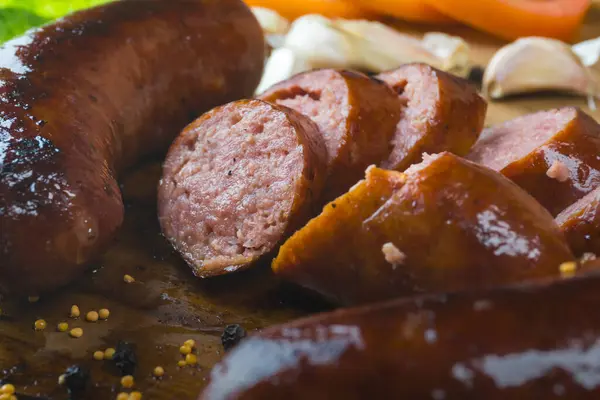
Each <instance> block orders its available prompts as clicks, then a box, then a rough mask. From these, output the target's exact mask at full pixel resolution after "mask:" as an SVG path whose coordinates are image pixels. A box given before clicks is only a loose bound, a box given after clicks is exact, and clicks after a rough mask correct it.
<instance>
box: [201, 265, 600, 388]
mask: <svg viewBox="0 0 600 400" xmlns="http://www.w3.org/2000/svg"><path fill="white" fill-rule="evenodd" d="M599 287H600V275H598V274H597V273H595V274H594V275H589V276H586V277H583V278H573V279H567V280H560V281H556V282H552V283H548V282H536V283H535V284H528V285H519V286H516V287H510V288H501V289H494V290H492V291H489V292H483V293H482V292H475V293H473V292H461V293H454V294H449V295H439V296H429V297H418V298H416V299H407V300H396V301H393V302H388V303H385V304H380V305H375V306H371V307H362V308H357V309H346V310H339V311H335V312H332V313H327V314H321V315H317V316H313V317H308V318H305V319H302V320H298V321H294V322H291V323H288V324H285V325H281V326H274V327H271V328H268V329H266V330H264V331H262V332H261V333H258V334H256V335H254V336H250V337H248V338H247V339H244V340H243V341H242V342H241V343H240V344H238V346H237V347H236V348H234V349H233V350H231V352H230V353H229V354H228V355H227V357H226V358H225V359H224V360H223V361H222V362H221V363H220V364H217V366H215V368H214V369H213V371H212V374H211V380H210V383H209V385H208V387H207V388H206V389H205V390H204V392H203V394H202V395H201V396H200V397H199V399H201V400H225V399H227V400H252V399H257V400H258V399H261V400H262V399H272V400H283V399H287V400H289V399H315V400H326V399H353V400H354V399H355V400H359V399H392V398H394V399H433V400H435V399H489V400H502V399H590V400H591V399H597V398H598V393H599V392H600V379H598V374H597V371H598V367H599V366H600V362H599V358H598V352H599V351H600V314H599V313H598V312H595V310H598V309H599V308H600V291H599V290H598V288H599Z"/></svg>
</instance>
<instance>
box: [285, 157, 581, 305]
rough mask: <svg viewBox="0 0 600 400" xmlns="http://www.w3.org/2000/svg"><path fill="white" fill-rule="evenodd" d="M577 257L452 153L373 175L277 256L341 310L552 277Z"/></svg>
mask: <svg viewBox="0 0 600 400" xmlns="http://www.w3.org/2000/svg"><path fill="white" fill-rule="evenodd" d="M572 259H574V257H573V255H572V254H571V252H570V250H569V247H568V245H567V243H566V241H565V239H564V237H563V235H562V234H561V232H560V231H559V229H558V226H557V225H556V223H555V222H554V219H553V218H552V216H551V215H550V214H549V213H548V212H547V211H546V210H545V209H544V208H543V207H542V206H541V205H540V204H539V203H538V202H537V201H535V200H534V199H533V198H532V197H531V196H530V195H528V194H527V193H526V192H525V191H523V190H522V189H521V188H519V187H518V186H517V185H515V184H514V183H513V182H511V181H510V180H508V179H507V178H505V177H504V176H502V175H501V174H499V173H497V172H495V171H492V170H490V169H488V168H485V167H482V166H480V165H477V164H475V163H472V162H470V161H467V160H464V159H462V158H460V157H458V156H456V155H453V154H451V153H441V154H439V155H435V156H429V157H427V158H426V160H425V161H424V162H422V163H421V164H415V165H413V166H412V167H411V168H409V169H407V170H406V173H405V174H403V173H400V172H392V171H383V170H380V169H377V168H371V169H369V170H368V171H367V178H366V180H365V181H363V182H361V183H359V184H358V185H356V186H355V187H354V188H353V189H352V190H350V192H348V193H347V194H345V195H343V196H341V197H339V198H337V199H336V200H334V201H332V202H331V203H330V204H328V205H327V206H325V208H324V210H323V213H321V215H319V216H318V217H316V218H314V219H313V220H312V221H310V222H309V223H308V224H307V225H306V226H305V227H304V228H302V229H300V230H299V231H298V232H296V233H295V234H294V235H293V236H292V237H291V238H290V239H289V240H288V241H287V242H286V243H285V244H284V245H283V246H282V247H281V249H280V251H279V254H278V256H277V258H276V259H275V261H274V262H273V271H274V272H275V273H276V274H277V275H279V276H281V277H282V278H285V279H288V280H290V281H292V282H295V283H298V284H300V285H302V286H304V287H307V288H309V289H311V290H314V291H316V292H318V293H320V294H322V295H324V296H326V297H327V298H329V299H330V300H333V301H334V302H337V303H341V304H356V303H363V302H370V301H377V300H384V299H390V298H395V297H400V296H408V295H414V294H416V293H423V292H425V293H431V292H446V291H451V290H469V289H476V288H482V287H493V286H496V285H502V284H509V283H515V282H520V281H523V280H526V279H532V278H539V277H546V276H556V275H558V273H559V270H558V264H560V263H561V262H564V261H570V260H572Z"/></svg>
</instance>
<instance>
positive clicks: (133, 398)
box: [129, 392, 142, 400]
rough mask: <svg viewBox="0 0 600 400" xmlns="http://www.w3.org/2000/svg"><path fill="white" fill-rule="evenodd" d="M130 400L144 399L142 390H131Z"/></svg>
mask: <svg viewBox="0 0 600 400" xmlns="http://www.w3.org/2000/svg"><path fill="white" fill-rule="evenodd" d="M129 400H142V393H141V392H131V394H130V395H129Z"/></svg>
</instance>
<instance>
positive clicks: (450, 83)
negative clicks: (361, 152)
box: [377, 64, 487, 171]
mask: <svg viewBox="0 0 600 400" xmlns="http://www.w3.org/2000/svg"><path fill="white" fill-rule="evenodd" d="M377 78H378V79H381V80H382V81H384V82H385V83H387V84H388V85H389V86H390V87H391V88H392V89H394V91H395V92H396V93H397V94H398V96H399V98H400V100H401V102H402V103H403V104H405V107H404V108H403V110H402V116H401V119H400V121H399V122H398V126H397V127H396V134H395V136H394V139H393V146H394V149H393V151H392V153H391V154H390V156H389V157H388V158H387V159H386V161H385V162H383V163H381V164H378V165H380V166H381V167H383V168H387V169H395V170H399V171H403V170H404V169H406V168H408V167H409V166H410V165H411V164H416V163H418V162H420V161H421V155H422V153H439V152H442V151H449V152H451V153H454V154H456V155H459V156H464V155H466V154H467V153H468V152H469V150H470V149H471V146H473V144H474V143H475V141H476V140H477V138H478V137H479V134H480V133H481V130H482V129H483V123H484V120H485V113H486V110H487V103H486V101H485V100H484V99H483V98H482V97H481V96H479V94H478V93H477V90H476V89H475V88H474V87H473V86H472V85H471V84H470V83H469V82H468V81H466V80H464V79H461V78H458V77H456V76H453V75H451V74H448V73H446V72H443V71H440V70H438V69H435V68H433V67H431V66H429V65H425V64H406V65H403V66H402V67H400V68H398V69H395V70H393V71H388V72H384V73H382V74H379V75H377Z"/></svg>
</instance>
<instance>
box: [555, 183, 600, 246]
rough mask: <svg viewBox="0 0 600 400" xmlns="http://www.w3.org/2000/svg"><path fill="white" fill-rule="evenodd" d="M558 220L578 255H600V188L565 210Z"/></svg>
mask: <svg viewBox="0 0 600 400" xmlns="http://www.w3.org/2000/svg"><path fill="white" fill-rule="evenodd" d="M556 222H557V223H558V226H559V227H560V229H561V230H562V231H563V233H564V234H565V236H566V237H567V241H568V242H569V245H570V246H571V250H573V252H574V253H575V255H576V256H578V257H579V256H582V255H583V254H585V253H594V254H596V255H600V188H597V189H595V190H594V191H592V192H590V193H589V194H587V195H586V196H584V197H582V198H581V199H579V200H578V201H576V202H575V203H574V204H572V205H570V206H569V207H567V208H566V209H565V210H563V211H562V212H561V213H560V214H558V216H557V217H556Z"/></svg>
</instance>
